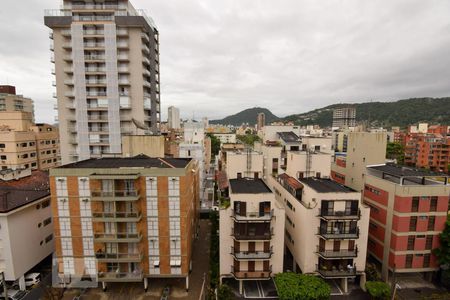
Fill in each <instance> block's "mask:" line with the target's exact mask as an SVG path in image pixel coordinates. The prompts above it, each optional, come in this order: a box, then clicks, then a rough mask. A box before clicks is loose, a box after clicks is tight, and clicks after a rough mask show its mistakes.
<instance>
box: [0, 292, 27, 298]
mask: <svg viewBox="0 0 450 300" xmlns="http://www.w3.org/2000/svg"><path fill="white" fill-rule="evenodd" d="M7 294H8V299H7V300H20V299H22V298H23V297H25V295H26V294H27V292H25V291H17V290H8V291H7ZM0 300H5V297H4V295H3V293H2V294H1V295H0Z"/></svg>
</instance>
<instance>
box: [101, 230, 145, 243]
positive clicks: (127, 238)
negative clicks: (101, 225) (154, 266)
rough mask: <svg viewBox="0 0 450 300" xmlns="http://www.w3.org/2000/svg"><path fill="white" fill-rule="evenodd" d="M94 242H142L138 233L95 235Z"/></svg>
mask: <svg viewBox="0 0 450 300" xmlns="http://www.w3.org/2000/svg"><path fill="white" fill-rule="evenodd" d="M94 240H95V241H96V242H98V243H139V242H140V241H141V240H142V234H140V233H129V232H124V233H96V234H94Z"/></svg>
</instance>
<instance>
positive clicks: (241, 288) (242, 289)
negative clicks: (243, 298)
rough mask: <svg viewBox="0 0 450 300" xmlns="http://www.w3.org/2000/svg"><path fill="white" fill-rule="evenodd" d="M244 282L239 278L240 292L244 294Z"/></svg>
mask: <svg viewBox="0 0 450 300" xmlns="http://www.w3.org/2000/svg"><path fill="white" fill-rule="evenodd" d="M243 283H244V282H243V281H242V280H239V294H241V295H242V294H243V293H244V284H243Z"/></svg>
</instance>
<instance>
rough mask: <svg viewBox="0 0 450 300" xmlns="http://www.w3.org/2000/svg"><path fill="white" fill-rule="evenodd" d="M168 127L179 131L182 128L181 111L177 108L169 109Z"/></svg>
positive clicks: (171, 107)
mask: <svg viewBox="0 0 450 300" xmlns="http://www.w3.org/2000/svg"><path fill="white" fill-rule="evenodd" d="M167 111H168V115H167V127H168V129H179V128H181V124H180V110H179V109H178V108H176V107H175V106H169V108H168V109H167Z"/></svg>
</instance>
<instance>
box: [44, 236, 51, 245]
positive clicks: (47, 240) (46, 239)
mask: <svg viewBox="0 0 450 300" xmlns="http://www.w3.org/2000/svg"><path fill="white" fill-rule="evenodd" d="M51 240H53V234H50V235H49V236H47V237H46V238H45V243H46V244H47V243H48V242H50V241H51Z"/></svg>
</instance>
